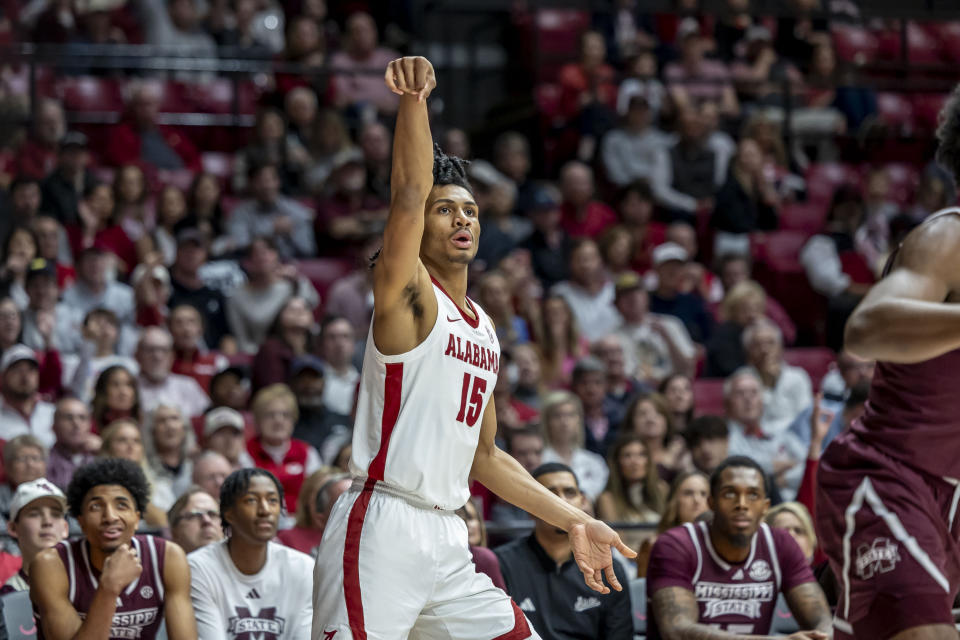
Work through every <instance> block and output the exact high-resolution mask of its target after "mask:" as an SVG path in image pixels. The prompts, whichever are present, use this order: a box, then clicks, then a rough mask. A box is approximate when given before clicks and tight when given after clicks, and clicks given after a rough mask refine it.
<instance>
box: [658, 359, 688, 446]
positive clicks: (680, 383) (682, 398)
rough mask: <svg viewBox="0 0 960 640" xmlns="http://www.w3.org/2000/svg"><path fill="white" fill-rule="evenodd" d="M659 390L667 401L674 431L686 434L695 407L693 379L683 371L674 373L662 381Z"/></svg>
mask: <svg viewBox="0 0 960 640" xmlns="http://www.w3.org/2000/svg"><path fill="white" fill-rule="evenodd" d="M657 392H658V393H659V394H660V395H661V396H663V399H664V400H665V401H666V403H667V409H669V411H670V418H671V422H672V424H673V429H674V431H676V432H677V433H679V434H680V435H681V436H682V435H685V433H686V430H687V425H688V424H690V421H691V420H693V411H694V407H695V404H694V397H693V381H692V380H691V379H690V377H689V376H687V375H685V374H683V373H672V374H670V375H668V376H667V377H666V378H664V379H663V380H662V381H661V382H660V386H659V387H658V388H657Z"/></svg>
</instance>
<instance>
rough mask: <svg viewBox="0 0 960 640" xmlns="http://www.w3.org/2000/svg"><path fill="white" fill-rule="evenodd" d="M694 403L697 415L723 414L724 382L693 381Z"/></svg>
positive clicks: (710, 380)
mask: <svg viewBox="0 0 960 640" xmlns="http://www.w3.org/2000/svg"><path fill="white" fill-rule="evenodd" d="M693 403H694V406H696V408H697V415H702V414H705V413H709V414H713V415H722V414H723V380H712V379H706V378H705V379H700V380H694V381H693Z"/></svg>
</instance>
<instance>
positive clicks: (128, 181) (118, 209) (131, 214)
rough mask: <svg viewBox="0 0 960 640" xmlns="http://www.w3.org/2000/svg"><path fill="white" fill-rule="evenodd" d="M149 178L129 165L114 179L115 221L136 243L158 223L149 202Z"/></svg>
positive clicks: (139, 168)
mask: <svg viewBox="0 0 960 640" xmlns="http://www.w3.org/2000/svg"><path fill="white" fill-rule="evenodd" d="M149 198H150V193H149V191H148V190H147V177H146V176H145V175H144V174H143V169H142V168H141V167H140V166H139V165H136V164H127V165H124V166H122V167H120V168H119V169H117V173H116V174H115V175H114V178H113V201H114V204H115V208H114V221H115V222H116V224H117V225H119V226H120V227H121V228H122V229H123V231H124V233H126V234H127V237H128V238H130V240H131V241H132V242H134V243H136V242H137V241H139V240H140V238H142V237H143V236H144V235H145V234H148V233H150V232H151V231H153V227H154V225H155V224H156V223H157V219H156V211H154V209H153V207H152V206H149V205H148V203H147V201H148V199H149Z"/></svg>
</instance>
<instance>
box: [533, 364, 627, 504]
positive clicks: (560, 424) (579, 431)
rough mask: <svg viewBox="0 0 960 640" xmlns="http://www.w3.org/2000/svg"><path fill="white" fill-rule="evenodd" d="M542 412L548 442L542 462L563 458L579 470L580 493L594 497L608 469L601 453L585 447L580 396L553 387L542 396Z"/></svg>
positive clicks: (560, 460) (566, 463) (597, 494)
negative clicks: (552, 389) (581, 483)
mask: <svg viewBox="0 0 960 640" xmlns="http://www.w3.org/2000/svg"><path fill="white" fill-rule="evenodd" d="M602 384H603V383H602V380H601V386H602ZM542 415H543V432H544V434H545V435H546V444H547V448H546V449H544V451H543V462H544V463H548V462H562V463H563V464H564V465H569V466H571V467H573V468H574V469H575V470H578V471H579V473H578V475H577V477H582V478H583V483H584V484H583V495H584V496H585V497H586V498H587V500H590V501H591V502H592V501H593V500H596V498H597V496H599V495H600V492H602V491H603V487H604V486H606V484H607V476H608V475H609V473H610V471H609V470H608V469H607V463H606V462H605V461H604V459H603V457H602V456H600V455H599V454H597V453H594V452H593V451H587V450H586V449H585V448H584V432H585V431H586V428H585V426H584V424H583V405H582V404H581V402H580V398H578V397H577V396H575V395H573V394H572V393H570V392H568V391H555V392H553V393H551V394H550V395H548V396H547V398H546V399H545V400H544V402H543V414H542ZM578 487H579V483H578Z"/></svg>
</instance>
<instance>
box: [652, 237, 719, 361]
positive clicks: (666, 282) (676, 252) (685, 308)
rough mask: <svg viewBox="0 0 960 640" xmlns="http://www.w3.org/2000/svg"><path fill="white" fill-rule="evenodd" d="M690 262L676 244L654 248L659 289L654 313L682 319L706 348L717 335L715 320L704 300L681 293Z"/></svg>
mask: <svg viewBox="0 0 960 640" xmlns="http://www.w3.org/2000/svg"><path fill="white" fill-rule="evenodd" d="M687 260H689V257H688V256H687V252H686V250H685V249H684V248H683V247H681V246H680V245H678V244H676V243H675V242H664V243H663V244H661V245H658V246H657V247H655V248H654V250H653V267H654V269H656V271H657V289H656V291H654V292H653V293H651V294H650V311H652V312H653V313H659V314H661V315H668V316H674V317H676V318H679V319H680V321H681V322H683V325H684V326H685V327H686V328H687V331H688V332H689V333H690V337H691V338H692V339H693V341H694V342H697V343H699V344H704V343H705V342H706V341H707V339H708V338H710V333H711V332H712V331H713V317H712V316H711V315H710V311H709V310H708V309H707V306H706V303H704V301H703V299H702V298H701V297H700V296H698V295H696V294H693V293H683V292H682V291H681V287H682V286H683V276H684V267H685V266H686V263H687Z"/></svg>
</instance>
